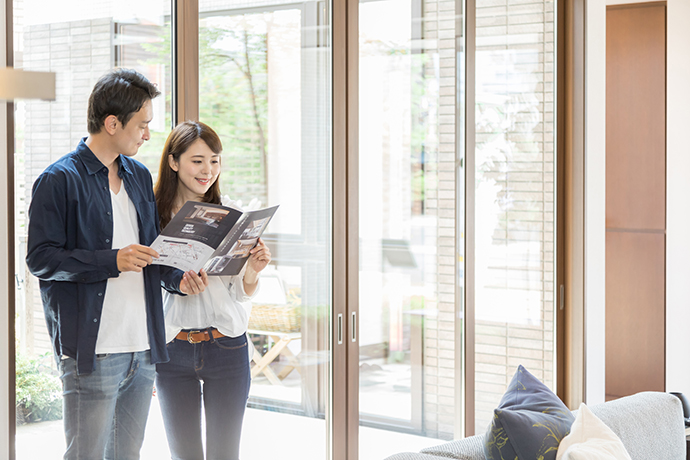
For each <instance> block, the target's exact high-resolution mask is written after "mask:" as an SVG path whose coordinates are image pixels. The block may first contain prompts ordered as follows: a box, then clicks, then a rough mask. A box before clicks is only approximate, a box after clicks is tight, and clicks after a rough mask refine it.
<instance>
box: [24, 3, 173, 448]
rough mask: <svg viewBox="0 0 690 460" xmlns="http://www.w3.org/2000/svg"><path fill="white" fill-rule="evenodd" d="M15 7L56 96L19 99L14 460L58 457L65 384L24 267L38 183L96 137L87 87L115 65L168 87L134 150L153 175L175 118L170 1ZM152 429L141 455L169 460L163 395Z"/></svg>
mask: <svg viewBox="0 0 690 460" xmlns="http://www.w3.org/2000/svg"><path fill="white" fill-rule="evenodd" d="M12 6H13V10H14V22H13V27H14V65H15V67H16V68H21V69H25V70H33V71H51V72H55V74H56V100H55V101H53V102H45V101H17V102H15V120H14V122H15V133H14V138H15V151H14V152H12V153H14V160H15V161H14V164H15V171H14V183H15V195H14V198H15V215H14V223H15V238H16V239H15V241H14V244H15V255H16V264H15V267H16V269H15V280H16V291H15V297H16V305H15V313H16V315H15V318H16V327H15V333H16V340H15V343H16V367H17V376H16V392H17V398H16V399H17V401H16V411H17V420H16V423H17V434H16V458H17V459H18V460H28V459H35V458H41V459H46V460H49V459H60V458H62V455H63V453H64V448H65V438H64V435H63V430H62V420H61V418H62V387H61V382H60V379H59V377H58V371H57V369H56V363H55V360H54V358H53V352H52V347H51V341H50V339H49V337H48V331H47V328H46V323H45V319H44V315H43V305H42V302H41V297H40V293H39V290H38V280H37V279H36V278H34V277H33V276H32V275H31V274H30V273H29V272H28V270H27V268H26V265H25V264H24V257H25V255H26V228H27V227H26V224H27V221H26V219H27V210H28V207H29V204H30V200H31V186H32V184H33V182H34V180H35V179H36V177H37V176H38V175H39V174H40V173H41V172H42V171H43V170H44V169H45V168H46V167H47V166H48V165H49V164H50V163H52V162H53V161H55V160H57V159H58V158H60V157H62V156H63V155H65V154H67V153H68V152H70V151H72V150H74V148H75V147H76V146H77V143H78V142H79V140H80V139H81V138H82V137H85V136H86V135H87V134H88V133H87V130H86V109H87V101H88V97H89V94H90V93H91V89H92V88H93V85H94V83H95V82H96V80H97V79H98V78H99V77H100V76H101V75H103V74H104V73H106V72H107V71H109V70H110V69H112V68H114V67H127V68H134V69H136V70H138V71H139V72H141V73H143V74H144V75H146V76H147V77H148V78H149V80H151V81H152V82H154V83H155V84H156V85H158V88H159V89H160V90H161V93H162V94H161V96H159V97H158V98H156V99H154V101H153V112H154V118H153V121H152V122H151V124H150V125H149V126H150V131H151V139H150V140H149V141H148V142H146V143H145V144H144V145H143V146H142V147H141V149H140V150H139V153H138V154H137V156H136V159H137V160H139V161H141V162H143V163H144V164H145V165H146V166H147V167H148V168H149V169H150V171H151V172H152V173H153V175H154V178H155V175H156V171H157V168H158V161H159V158H160V152H161V150H162V147H163V143H164V142H165V139H166V137H167V135H168V133H169V132H170V124H171V54H170V36H171V24H170V2H169V1H163V0H161V1H150V2H145V4H144V5H140V7H137V8H133V5H132V4H131V3H130V2H124V3H123V2H119V3H117V2H116V3H112V2H106V1H99V0H95V1H92V0H89V1H83V0H65V1H60V2H52V1H41V0H14V3H13V5H12ZM141 6H143V7H141ZM133 12H134V13H133ZM147 429H148V431H147V436H146V440H145V444H144V448H143V450H142V454H141V455H142V458H151V459H156V458H161V459H164V458H169V453H168V451H167V444H166V442H165V435H164V432H163V426H162V420H161V417H160V412H159V411H158V404H157V400H156V399H155V398H154V402H153V404H152V406H151V416H150V417H149V423H148V427H147Z"/></svg>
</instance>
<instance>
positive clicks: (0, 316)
mask: <svg viewBox="0 0 690 460" xmlns="http://www.w3.org/2000/svg"><path fill="white" fill-rule="evenodd" d="M5 59H6V55H5V0H0V63H2V64H0V67H4V63H5V62H7V61H6V60H5ZM6 113H7V104H6V103H4V102H0V242H1V243H0V324H2V325H3V326H2V327H3V328H4V330H2V331H0V337H3V338H5V339H4V340H7V339H6V337H7V333H8V332H9V331H10V330H11V328H12V327H13V323H14V322H12V325H10V324H8V321H7V317H8V315H9V311H8V305H7V297H8V295H9V292H7V289H8V286H9V280H10V277H11V276H12V274H10V273H8V268H9V265H10V264H9V261H8V259H7V239H8V238H7V233H8V228H7V223H8V216H7V179H8V175H9V174H11V173H12V172H10V171H7V168H6V167H5V166H4V165H6V164H7V152H6V150H7V149H6V148H5V145H7V132H6V131H7V117H6ZM13 265H14V264H13ZM9 359H10V357H9V350H8V349H7V342H5V343H0V458H9V457H10V455H9V445H10V442H9V440H10V438H9V432H10V427H9V425H8V423H9V418H10V414H9V399H10V397H9V390H10V388H9V380H10V376H9V363H10V361H9ZM12 359H14V357H12Z"/></svg>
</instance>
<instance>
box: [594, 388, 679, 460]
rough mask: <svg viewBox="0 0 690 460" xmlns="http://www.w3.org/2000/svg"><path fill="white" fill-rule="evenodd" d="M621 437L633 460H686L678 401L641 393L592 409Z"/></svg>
mask: <svg viewBox="0 0 690 460" xmlns="http://www.w3.org/2000/svg"><path fill="white" fill-rule="evenodd" d="M590 409H591V410H592V412H593V413H594V415H596V416H597V417H599V418H600V419H601V421H602V422H604V423H605V424H606V425H607V426H608V427H609V428H611V429H612V430H613V432H614V433H616V434H617V435H618V437H619V438H621V441H623V444H624V445H625V449H626V450H627V451H628V453H629V454H630V457H631V458H632V460H661V459H663V460H685V458H686V457H685V426H684V424H683V409H682V406H681V404H680V400H679V399H678V398H676V397H675V396H673V395H670V394H668V393H657V392H643V393H637V394H635V395H632V396H626V397H625V398H620V399H616V400H615V401H609V402H607V403H604V404H597V405H594V406H591V407H590Z"/></svg>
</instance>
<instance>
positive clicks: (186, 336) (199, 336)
mask: <svg viewBox="0 0 690 460" xmlns="http://www.w3.org/2000/svg"><path fill="white" fill-rule="evenodd" d="M211 334H212V335H213V338H214V339H219V338H221V337H225V335H223V334H222V333H221V332H220V331H218V329H211ZM175 338H176V339H177V340H186V341H187V342H189V343H201V342H208V341H209V340H211V336H210V335H209V333H208V331H188V332H185V331H180V332H179V333H178V334H177V335H176V336H175Z"/></svg>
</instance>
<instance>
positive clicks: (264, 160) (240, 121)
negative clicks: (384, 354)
mask: <svg viewBox="0 0 690 460" xmlns="http://www.w3.org/2000/svg"><path fill="white" fill-rule="evenodd" d="M329 10H330V7H329V4H328V2H322V1H307V2H297V3H294V2H290V1H279V2H271V3H270V5H268V4H266V3H265V2H262V1H258V0H250V1H248V2H243V3H242V4H241V5H239V4H237V2H234V1H229V0H228V1H218V0H214V1H210V0H209V1H204V0H202V1H201V2H200V3H199V119H200V120H201V121H203V122H205V123H207V124H209V125H210V126H212V127H213V128H214V129H216V130H217V131H218V133H219V135H220V136H221V139H222V141H223V146H224V151H223V156H222V173H221V178H220V181H221V191H222V193H223V194H227V195H228V196H229V197H230V198H231V199H234V200H240V201H241V202H242V204H243V205H249V204H250V203H252V201H255V202H257V203H256V204H255V205H257V206H258V205H259V203H260V204H261V205H262V206H273V205H280V208H279V211H278V213H277V214H276V216H275V218H274V219H273V220H272V221H271V224H270V226H269V227H268V230H267V233H265V234H264V240H265V241H266V244H267V245H268V246H269V247H270V248H271V252H272V254H273V261H272V263H271V265H270V266H269V267H268V268H267V269H266V270H265V271H264V272H263V273H262V275H261V278H262V281H261V283H262V285H261V290H260V292H259V294H258V295H257V297H256V298H255V299H254V301H253V310H252V315H251V318H250V323H249V336H250V339H251V341H252V344H253V346H254V349H255V350H254V357H253V363H252V386H251V390H250V397H249V409H248V411H247V418H246V422H245V425H244V430H243V443H242V456H243V457H244V458H268V457H280V458H295V459H297V458H310V459H312V458H313V459H325V458H328V448H327V446H328V445H327V440H328V433H329V426H328V423H327V421H328V416H329V395H330V379H331V377H330V372H329V371H330V361H331V360H330V334H329V331H330V328H329V325H330V319H331V315H330V312H331V298H332V292H331V278H332V270H331V252H332V249H331V248H332V244H331V238H332V237H331V234H332V224H331V221H332V212H331V207H332V204H331V203H332V190H331V189H332V186H331V179H330V171H331V169H332V147H331V143H332V141H331V124H332V121H331V115H330V114H331V80H330V78H331V51H330V44H329V43H330V26H329V21H330V20H329Z"/></svg>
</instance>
